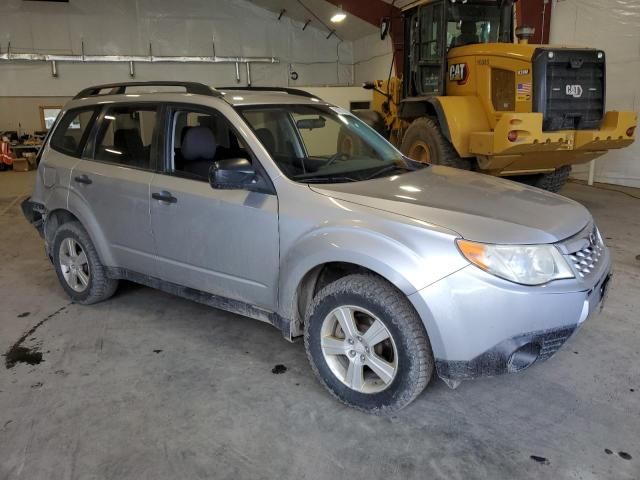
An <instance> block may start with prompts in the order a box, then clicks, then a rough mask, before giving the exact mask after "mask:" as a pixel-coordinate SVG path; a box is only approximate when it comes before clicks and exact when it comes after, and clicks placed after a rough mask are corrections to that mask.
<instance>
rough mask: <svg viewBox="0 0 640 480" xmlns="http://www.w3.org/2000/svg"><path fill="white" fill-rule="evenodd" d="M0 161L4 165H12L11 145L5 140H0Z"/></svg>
mask: <svg viewBox="0 0 640 480" xmlns="http://www.w3.org/2000/svg"><path fill="white" fill-rule="evenodd" d="M0 163H4V164H5V165H13V156H12V155H11V145H9V144H8V143H7V142H2V141H0Z"/></svg>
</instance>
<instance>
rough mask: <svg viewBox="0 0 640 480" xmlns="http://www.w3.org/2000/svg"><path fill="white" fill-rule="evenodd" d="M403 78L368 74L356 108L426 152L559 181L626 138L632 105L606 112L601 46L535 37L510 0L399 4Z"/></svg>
mask: <svg viewBox="0 0 640 480" xmlns="http://www.w3.org/2000/svg"><path fill="white" fill-rule="evenodd" d="M403 17H404V56H403V58H404V68H403V70H404V71H403V72H402V78H401V79H400V78H396V77H390V78H389V79H388V80H378V81H375V82H369V83H367V84H365V88H370V89H372V90H373V103H372V110H373V111H356V112H354V113H356V115H358V116H360V117H361V118H363V119H364V120H365V121H367V123H369V124H370V125H371V126H373V127H374V128H376V129H377V130H378V131H379V132H380V133H383V134H384V135H385V136H387V138H389V139H390V140H391V142H392V143H394V144H395V145H396V146H398V147H399V148H400V149H401V150H402V152H403V153H404V154H405V155H407V156H409V157H411V158H413V159H415V160H419V161H422V162H429V163H433V164H439V165H449V166H452V167H457V168H464V169H471V170H476V171H479V172H484V173H487V174H490V175H499V176H504V177H510V178H512V179H514V180H518V181H521V182H525V183H528V184H530V185H535V186H538V187H540V188H544V189H547V190H550V191H558V190H559V189H560V188H561V187H562V186H563V185H564V183H565V182H566V181H567V179H568V177H569V173H570V172H571V166H572V165H574V164H579V163H585V162H589V161H590V160H593V159H594V158H597V157H599V156H601V155H604V154H605V153H606V152H607V151H608V150H611V149H616V148H624V147H627V146H629V145H630V144H631V143H632V142H633V141H634V138H635V128H636V124H637V115H636V114H635V113H634V112H617V111H610V112H605V74H606V71H605V54H604V52H603V51H600V50H594V49H587V48H573V47H560V46H553V45H532V44H529V42H528V39H529V38H530V37H531V35H532V34H533V31H532V29H531V28H529V27H520V28H518V29H516V31H515V34H516V36H517V37H518V41H517V42H514V29H513V23H514V21H513V19H514V2H513V0H494V1H481V0H466V1H465V0H462V1H461V0H458V1H453V0H425V1H418V2H413V3H411V4H410V5H409V7H408V8H406V9H404V11H403Z"/></svg>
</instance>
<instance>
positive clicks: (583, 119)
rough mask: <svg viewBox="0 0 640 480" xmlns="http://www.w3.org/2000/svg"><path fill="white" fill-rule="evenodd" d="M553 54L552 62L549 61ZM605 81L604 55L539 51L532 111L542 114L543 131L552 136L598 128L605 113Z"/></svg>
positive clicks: (584, 51) (577, 51)
mask: <svg viewBox="0 0 640 480" xmlns="http://www.w3.org/2000/svg"><path fill="white" fill-rule="evenodd" d="M550 52H552V53H553V55H552V58H549V54H550ZM599 55H600V58H598V56H599ZM605 77H606V72H605V57H604V53H603V52H598V51H596V50H588V49H553V50H550V49H538V50H536V52H535V53H534V56H533V111H534V112H541V113H542V114H543V123H542V129H543V130H544V131H546V132H549V131H557V130H592V129H597V128H599V127H600V122H601V121H602V118H603V117H604V110H605Z"/></svg>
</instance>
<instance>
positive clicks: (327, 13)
mask: <svg viewBox="0 0 640 480" xmlns="http://www.w3.org/2000/svg"><path fill="white" fill-rule="evenodd" d="M249 1H250V2H251V3H253V4H255V5H257V6H259V7H262V8H266V9H267V10H271V11H272V12H274V14H275V15H276V16H277V15H279V13H280V12H281V11H282V10H285V13H284V16H286V17H289V18H291V19H293V20H295V21H297V22H300V23H301V24H304V23H305V22H306V21H307V20H311V23H310V24H309V27H311V26H313V27H315V28H317V29H319V30H321V31H326V32H327V34H328V33H329V31H330V30H332V29H335V31H336V35H337V36H338V37H339V38H340V39H342V40H348V41H353V40H357V39H359V38H362V37H366V36H367V35H371V34H372V33H376V32H377V31H378V27H376V26H374V25H371V24H370V23H367V22H365V21H364V20H360V19H359V18H357V17H355V16H354V15H347V18H346V19H345V20H344V21H343V22H341V23H339V24H335V23H331V21H330V18H331V16H332V15H333V14H334V13H336V11H337V10H338V8H336V6H335V5H332V4H331V3H329V2H327V1H325V0H249ZM346 13H347V14H348V12H346Z"/></svg>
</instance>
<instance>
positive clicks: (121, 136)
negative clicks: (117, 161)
mask: <svg viewBox="0 0 640 480" xmlns="http://www.w3.org/2000/svg"><path fill="white" fill-rule="evenodd" d="M113 146H114V147H115V148H116V150H118V151H119V152H122V157H121V159H122V163H126V164H129V165H132V166H137V167H142V166H146V163H147V158H146V157H147V155H146V150H145V148H144V144H143V143H142V137H141V136H140V132H139V131H138V129H136V128H121V129H119V130H116V131H115V133H114V134H113Z"/></svg>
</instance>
